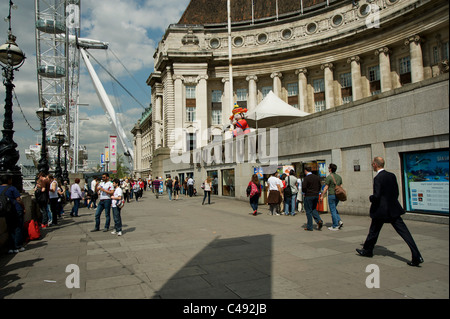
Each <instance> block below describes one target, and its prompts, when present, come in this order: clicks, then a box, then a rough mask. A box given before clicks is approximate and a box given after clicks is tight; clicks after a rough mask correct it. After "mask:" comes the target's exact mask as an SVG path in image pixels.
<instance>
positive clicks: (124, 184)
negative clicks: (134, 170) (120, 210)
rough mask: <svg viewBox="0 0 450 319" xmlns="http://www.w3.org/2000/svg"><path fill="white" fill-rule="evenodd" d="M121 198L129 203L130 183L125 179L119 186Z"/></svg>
mask: <svg viewBox="0 0 450 319" xmlns="http://www.w3.org/2000/svg"><path fill="white" fill-rule="evenodd" d="M121 188H122V191H123V196H124V198H125V199H126V200H127V203H129V202H130V181H129V180H128V178H125V180H124V181H123V182H122V185H121Z"/></svg>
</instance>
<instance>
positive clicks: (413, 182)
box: [402, 150, 449, 215]
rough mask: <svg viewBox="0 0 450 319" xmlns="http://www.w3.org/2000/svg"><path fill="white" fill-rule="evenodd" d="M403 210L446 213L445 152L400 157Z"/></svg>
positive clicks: (446, 169) (447, 173) (447, 171)
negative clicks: (403, 192) (404, 205)
mask: <svg viewBox="0 0 450 319" xmlns="http://www.w3.org/2000/svg"><path fill="white" fill-rule="evenodd" d="M402 157H403V180H404V184H405V188H404V189H405V194H404V198H405V201H406V210H407V211H410V212H423V213H439V214H446V215H448V213H449V187H448V186H449V181H448V178H449V152H448V150H439V151H428V152H411V153H404V154H402Z"/></svg>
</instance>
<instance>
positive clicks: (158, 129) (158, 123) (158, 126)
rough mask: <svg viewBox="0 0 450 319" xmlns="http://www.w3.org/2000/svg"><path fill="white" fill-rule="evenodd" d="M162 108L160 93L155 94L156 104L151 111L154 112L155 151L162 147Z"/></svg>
mask: <svg viewBox="0 0 450 319" xmlns="http://www.w3.org/2000/svg"><path fill="white" fill-rule="evenodd" d="M162 106H163V101H162V93H156V103H155V107H154V109H153V112H155V121H154V123H153V125H154V132H155V149H157V148H160V147H162V146H163V140H162V131H163V123H162V119H161V115H162Z"/></svg>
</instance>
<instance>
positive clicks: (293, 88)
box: [287, 83, 298, 96]
mask: <svg viewBox="0 0 450 319" xmlns="http://www.w3.org/2000/svg"><path fill="white" fill-rule="evenodd" d="M287 91H288V96H297V95H298V83H288V85H287Z"/></svg>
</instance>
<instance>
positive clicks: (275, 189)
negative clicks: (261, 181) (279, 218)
mask: <svg viewBox="0 0 450 319" xmlns="http://www.w3.org/2000/svg"><path fill="white" fill-rule="evenodd" d="M277 174H278V173H277V172H275V173H273V174H272V176H270V177H269V179H268V180H267V184H268V185H269V195H268V196H267V203H268V204H269V207H270V215H272V216H273V215H274V213H275V214H276V215H280V213H279V212H278V206H279V205H280V203H281V201H282V199H283V198H282V196H281V191H282V185H283V184H282V183H281V180H280V179H279V178H278V177H277Z"/></svg>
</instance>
